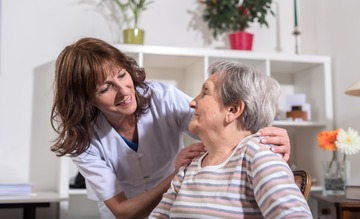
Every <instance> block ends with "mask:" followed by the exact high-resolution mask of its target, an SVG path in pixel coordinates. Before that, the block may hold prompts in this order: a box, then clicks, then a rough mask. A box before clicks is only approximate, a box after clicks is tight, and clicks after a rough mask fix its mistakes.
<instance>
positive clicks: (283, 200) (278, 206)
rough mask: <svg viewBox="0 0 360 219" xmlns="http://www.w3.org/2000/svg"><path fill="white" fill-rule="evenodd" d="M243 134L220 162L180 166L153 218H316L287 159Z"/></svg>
mask: <svg viewBox="0 0 360 219" xmlns="http://www.w3.org/2000/svg"><path fill="white" fill-rule="evenodd" d="M258 142H259V138H258V137H256V136H254V135H252V136H249V137H247V138H245V139H243V140H242V141H241V142H240V143H239V145H238V146H237V147H236V148H235V150H234V151H233V153H232V154H231V155H230V156H229V158H228V159H227V160H226V161H224V162H223V163H222V164H220V165H216V166H207V167H201V162H202V159H203V158H204V157H205V156H206V154H205V155H203V156H202V157H199V158H195V159H194V160H193V161H192V163H191V164H190V165H189V166H187V167H183V168H181V169H180V170H179V172H178V174H177V175H176V176H175V178H174V179H173V180H172V183H171V186H170V188H169V190H168V191H167V192H166V193H165V194H164V195H163V198H162V200H161V202H160V203H159V205H158V206H157V207H156V208H155V209H154V210H153V212H152V213H151V215H150V218H207V219H211V218H312V216H311V212H310V209H309V206H308V204H307V202H306V200H305V199H304V197H303V195H302V194H301V192H300V190H299V188H298V187H297V185H296V184H295V182H294V176H293V174H292V171H291V169H290V168H289V166H288V164H287V163H286V162H285V161H284V160H283V159H282V158H281V157H280V156H279V155H278V154H275V153H273V152H271V151H270V150H269V146H266V145H262V144H259V143H258Z"/></svg>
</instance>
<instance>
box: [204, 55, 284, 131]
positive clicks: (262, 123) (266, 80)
mask: <svg viewBox="0 0 360 219" xmlns="http://www.w3.org/2000/svg"><path fill="white" fill-rule="evenodd" d="M208 72H209V73H210V74H215V73H218V74H219V83H218V85H217V89H218V90H219V92H220V97H221V100H222V102H223V104H224V105H225V106H230V105H231V104H236V103H240V101H243V102H244V104H245V108H244V112H243V114H242V116H240V118H239V119H240V120H239V122H241V125H242V126H243V127H244V128H245V129H246V130H249V131H251V132H252V133H255V132H257V131H258V130H259V129H261V128H263V127H267V126H270V125H271V124H272V122H273V120H274V117H275V113H276V106H277V101H278V97H279V95H280V85H279V83H278V82H277V81H276V80H275V79H273V78H271V77H270V76H268V75H266V74H263V73H260V72H257V71H255V70H254V69H252V68H250V67H249V66H247V65H245V64H243V63H240V62H233V61H223V62H217V63H214V64H212V65H211V66H210V67H209V69H208Z"/></svg>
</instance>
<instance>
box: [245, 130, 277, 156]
mask: <svg viewBox="0 0 360 219" xmlns="http://www.w3.org/2000/svg"><path fill="white" fill-rule="evenodd" d="M261 139H262V137H261V136H258V135H256V134H254V135H251V136H248V137H247V138H245V139H244V140H243V141H242V142H241V144H243V146H244V149H245V151H246V153H247V154H252V155H255V154H257V153H260V152H261V153H264V152H265V153H269V154H273V152H272V151H271V150H270V147H274V146H273V145H270V144H263V143H261V142H260V141H261Z"/></svg>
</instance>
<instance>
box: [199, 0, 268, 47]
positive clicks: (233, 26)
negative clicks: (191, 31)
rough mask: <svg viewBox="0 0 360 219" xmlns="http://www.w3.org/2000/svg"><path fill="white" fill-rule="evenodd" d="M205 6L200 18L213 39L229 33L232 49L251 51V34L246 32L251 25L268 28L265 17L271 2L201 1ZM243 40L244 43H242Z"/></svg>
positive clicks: (241, 0)
mask: <svg viewBox="0 0 360 219" xmlns="http://www.w3.org/2000/svg"><path fill="white" fill-rule="evenodd" d="M201 2H202V3H204V4H205V8H204V11H203V14H202V18H203V20H204V21H205V22H207V23H208V28H209V29H210V30H212V31H213V36H214V38H217V37H218V36H219V35H222V34H224V33H229V39H230V46H231V48H232V49H241V50H251V49H252V41H253V34H251V33H248V32H246V29H247V28H248V27H249V26H250V24H251V23H253V22H255V21H257V22H258V23H259V24H260V26H262V25H265V26H266V27H268V23H267V20H266V16H267V15H268V14H269V13H270V14H272V15H274V12H273V11H272V10H271V3H272V0H240V1H239V0H201ZM243 40H244V41H243Z"/></svg>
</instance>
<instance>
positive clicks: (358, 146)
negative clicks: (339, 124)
mask: <svg viewBox="0 0 360 219" xmlns="http://www.w3.org/2000/svg"><path fill="white" fill-rule="evenodd" d="M335 144H336V147H337V148H338V150H339V151H340V152H341V153H344V154H346V155H353V154H356V153H358V152H359V151H360V136H359V134H358V132H357V131H355V130H354V129H352V128H348V131H345V130H344V129H340V131H339V133H338V135H337V138H336V142H335Z"/></svg>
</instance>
